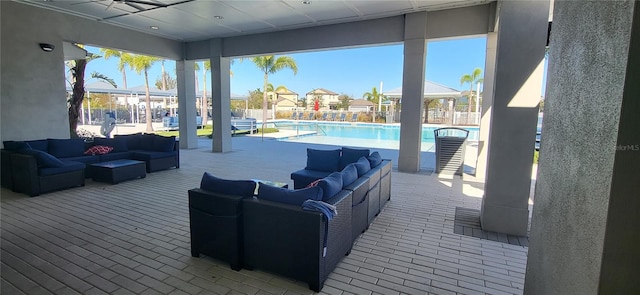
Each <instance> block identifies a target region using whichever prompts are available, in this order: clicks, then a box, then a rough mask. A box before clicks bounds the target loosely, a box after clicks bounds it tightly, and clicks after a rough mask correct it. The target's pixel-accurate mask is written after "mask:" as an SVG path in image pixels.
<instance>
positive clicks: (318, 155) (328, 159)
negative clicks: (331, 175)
mask: <svg viewBox="0 0 640 295" xmlns="http://www.w3.org/2000/svg"><path fill="white" fill-rule="evenodd" d="M339 164H340V150H316V149H309V148H308V149H307V167H305V169H307V170H316V171H327V172H334V171H339V170H338V166H339Z"/></svg>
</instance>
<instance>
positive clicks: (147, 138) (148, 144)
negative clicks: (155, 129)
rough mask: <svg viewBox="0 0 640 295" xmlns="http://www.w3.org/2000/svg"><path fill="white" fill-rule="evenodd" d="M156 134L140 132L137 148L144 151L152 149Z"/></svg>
mask: <svg viewBox="0 0 640 295" xmlns="http://www.w3.org/2000/svg"><path fill="white" fill-rule="evenodd" d="M155 139H156V135H155V134H142V135H141V137H140V146H138V149H141V150H145V151H153V150H154V149H155V148H154V144H155Z"/></svg>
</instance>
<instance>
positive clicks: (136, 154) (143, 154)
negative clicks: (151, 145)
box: [131, 150, 176, 161]
mask: <svg viewBox="0 0 640 295" xmlns="http://www.w3.org/2000/svg"><path fill="white" fill-rule="evenodd" d="M175 156H176V153H175V152H170V153H165V152H154V151H142V150H137V151H133V153H132V155H131V157H132V158H133V160H138V161H149V160H152V159H162V158H169V157H175Z"/></svg>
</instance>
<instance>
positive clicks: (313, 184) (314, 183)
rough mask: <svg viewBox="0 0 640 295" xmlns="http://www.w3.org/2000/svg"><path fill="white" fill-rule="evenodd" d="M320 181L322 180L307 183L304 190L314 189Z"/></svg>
mask: <svg viewBox="0 0 640 295" xmlns="http://www.w3.org/2000/svg"><path fill="white" fill-rule="evenodd" d="M320 180H322V178H320V179H318V180H316V181H314V182H312V183H309V184H308V185H307V186H306V188H309V187H314V186H318V182H320Z"/></svg>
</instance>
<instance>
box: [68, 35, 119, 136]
mask: <svg viewBox="0 0 640 295" xmlns="http://www.w3.org/2000/svg"><path fill="white" fill-rule="evenodd" d="M79 46H80V47H83V46H81V45H79ZM101 57H102V56H100V55H96V54H88V55H87V58H84V59H76V60H73V61H70V62H68V63H67V67H69V71H70V72H71V81H69V83H70V84H71V88H72V94H71V98H70V99H69V102H68V103H69V109H68V114H69V133H70V134H71V136H72V137H75V136H77V133H76V129H77V128H78V118H79V117H80V108H81V107H82V101H83V100H84V94H85V89H84V82H85V78H84V70H85V68H86V67H87V64H88V63H89V62H90V61H92V60H96V59H98V58H101ZM91 78H96V79H100V80H104V81H106V82H108V83H110V84H111V85H113V87H116V88H117V87H118V86H117V85H116V83H115V82H114V81H113V80H112V79H110V78H108V77H107V76H105V75H102V74H100V73H97V72H93V73H91Z"/></svg>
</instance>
